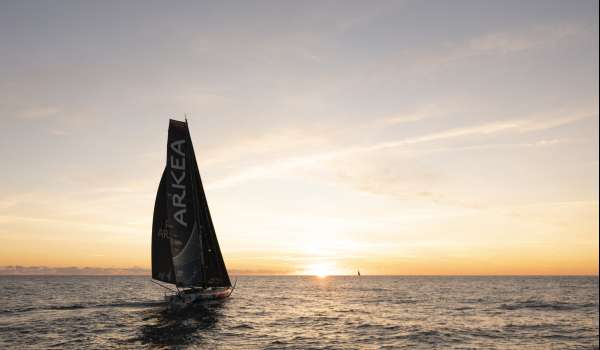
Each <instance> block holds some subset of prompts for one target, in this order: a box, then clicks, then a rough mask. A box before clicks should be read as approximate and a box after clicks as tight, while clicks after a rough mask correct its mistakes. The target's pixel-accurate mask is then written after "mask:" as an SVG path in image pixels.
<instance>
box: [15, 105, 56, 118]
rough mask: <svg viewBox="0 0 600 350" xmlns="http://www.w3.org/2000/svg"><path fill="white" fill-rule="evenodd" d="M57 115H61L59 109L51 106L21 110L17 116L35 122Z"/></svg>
mask: <svg viewBox="0 0 600 350" xmlns="http://www.w3.org/2000/svg"><path fill="white" fill-rule="evenodd" d="M59 113H61V110H60V109H59V108H56V107H52V106H38V107H31V108H27V109H25V110H22V111H21V112H20V113H19V114H18V115H17V116H18V117H19V118H20V119H28V120H35V119H45V118H50V117H53V116H56V115H58V114H59Z"/></svg>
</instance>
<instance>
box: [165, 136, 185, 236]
mask: <svg viewBox="0 0 600 350" xmlns="http://www.w3.org/2000/svg"><path fill="white" fill-rule="evenodd" d="M169 147H170V148H171V150H172V151H173V153H171V159H169V161H170V163H171V179H172V180H173V181H172V182H171V193H172V196H171V204H172V205H173V207H176V208H180V209H179V210H177V211H176V212H175V213H173V219H175V221H177V222H178V223H179V224H180V225H181V226H183V227H187V222H185V216H184V215H185V213H186V212H187V206H186V203H185V185H184V184H183V181H184V180H185V152H184V151H185V140H177V141H173V142H171V144H170V145H169ZM177 155H179V156H180V157H177Z"/></svg>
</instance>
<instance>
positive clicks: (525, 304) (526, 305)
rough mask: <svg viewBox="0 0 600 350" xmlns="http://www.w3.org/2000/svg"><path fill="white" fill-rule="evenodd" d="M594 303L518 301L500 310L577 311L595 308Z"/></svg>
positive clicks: (501, 306)
mask: <svg viewBox="0 0 600 350" xmlns="http://www.w3.org/2000/svg"><path fill="white" fill-rule="evenodd" d="M595 306H596V304H594V303H581V304H577V303H566V302H562V301H553V302H547V301H542V300H526V301H517V302H514V303H508V304H501V305H500V306H499V307H498V308H499V309H502V310H522V309H532V310H551V311H569V310H577V309H581V308H589V307H595Z"/></svg>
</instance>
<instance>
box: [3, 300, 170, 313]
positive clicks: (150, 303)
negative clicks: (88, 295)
mask: <svg viewBox="0 0 600 350" xmlns="http://www.w3.org/2000/svg"><path fill="white" fill-rule="evenodd" d="M163 304H165V302H164V301H139V302H135V301H134V302H122V303H108V304H68V305H43V306H30V307H23V308H15V309H6V310H0V314H18V313H25V312H32V311H57V310H58V311H60V310H79V309H97V308H120V307H155V306H160V305H163Z"/></svg>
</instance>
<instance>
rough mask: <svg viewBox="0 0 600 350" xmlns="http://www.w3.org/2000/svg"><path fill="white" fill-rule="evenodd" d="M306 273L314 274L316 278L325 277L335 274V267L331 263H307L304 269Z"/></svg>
mask: <svg viewBox="0 0 600 350" xmlns="http://www.w3.org/2000/svg"><path fill="white" fill-rule="evenodd" d="M304 273H305V274H306V275H312V276H316V277H318V278H325V277H327V276H331V275H333V274H335V268H334V266H333V265H332V264H326V263H319V264H312V265H308V266H307V267H306V269H305V270H304Z"/></svg>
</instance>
